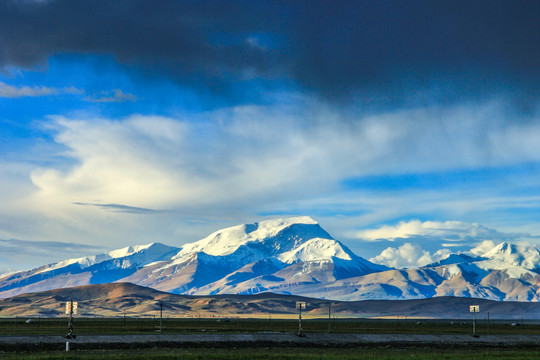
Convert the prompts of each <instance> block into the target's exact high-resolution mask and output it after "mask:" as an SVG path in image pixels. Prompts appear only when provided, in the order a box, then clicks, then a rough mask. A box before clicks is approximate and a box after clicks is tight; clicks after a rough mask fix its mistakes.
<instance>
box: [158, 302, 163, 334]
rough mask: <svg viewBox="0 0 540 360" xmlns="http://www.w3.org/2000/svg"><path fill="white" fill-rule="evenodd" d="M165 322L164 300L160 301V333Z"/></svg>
mask: <svg viewBox="0 0 540 360" xmlns="http://www.w3.org/2000/svg"><path fill="white" fill-rule="evenodd" d="M162 323H163V302H161V301H160V302H159V333H160V334H161V330H162Z"/></svg>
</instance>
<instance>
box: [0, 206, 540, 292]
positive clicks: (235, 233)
mask: <svg viewBox="0 0 540 360" xmlns="http://www.w3.org/2000/svg"><path fill="white" fill-rule="evenodd" d="M539 269H540V251H538V249H536V248H534V247H526V246H517V245H513V244H507V243H502V244H499V245H497V246H496V247H494V248H493V249H491V250H489V251H487V252H486V253H485V254H482V255H481V256H471V255H466V254H451V255H450V256H448V257H447V258H446V259H443V260H441V261H439V262H437V263H433V264H430V265H427V266H424V267H422V268H418V269H391V268H388V267H386V266H383V265H379V264H374V263H372V262H370V261H368V260H366V259H364V258H362V257H360V256H357V255H356V254H354V253H353V252H352V251H351V250H350V249H348V248H347V247H346V246H344V245H343V244H342V243H340V242H339V241H337V240H335V239H333V238H332V236H330V234H328V233H327V232H326V231H325V230H324V229H322V228H321V227H320V225H319V224H318V223H317V222H316V221H314V220H313V219H311V218H309V217H298V218H288V219H276V220H268V221H261V222H259V223H255V224H247V225H238V226H234V227H230V228H227V229H223V230H219V231H217V232H215V233H213V234H211V235H209V236H208V237H206V238H204V239H202V240H199V241H197V242H194V243H189V244H185V245H183V246H182V247H172V246H167V245H164V244H159V243H152V244H148V245H139V246H133V247H131V246H130V247H127V248H123V249H119V250H114V251H111V252H109V253H106V254H100V255H94V256H88V257H83V258H78V259H69V260H64V261H60V262H58V263H54V264H49V265H45V266H41V267H39V268H36V269H32V270H28V271H21V272H18V273H14V274H10V275H8V276H5V277H3V278H0V298H7V297H11V296H15V295H18V294H23V293H29V292H38V291H47V290H51V289H58V288H67V287H73V286H82V285H90V284H106V283H112V282H130V283H134V284H137V285H141V286H145V287H149V288H153V289H156V290H159V291H165V292H170V293H174V294H184V295H218V294H257V293H262V292H272V293H277V294H290V295H299V296H308V297H315V298H321V299H332V300H348V301H353V300H368V299H373V300H376V299H422V298H431V297H435V296H458V297H476V298H484V299H491V300H518V301H538V300H539V299H540V294H539V290H538V289H539V285H540V275H539Z"/></svg>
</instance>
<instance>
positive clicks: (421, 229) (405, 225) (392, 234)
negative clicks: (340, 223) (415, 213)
mask: <svg viewBox="0 0 540 360" xmlns="http://www.w3.org/2000/svg"><path fill="white" fill-rule="evenodd" d="M357 236H358V237H359V238H362V239H365V240H369V241H376V240H382V239H384V240H390V241H394V240H395V239H398V238H399V239H407V238H411V237H434V238H437V239H438V240H440V241H464V240H471V239H475V240H478V239H482V238H507V237H508V234H501V233H499V232H497V231H496V230H494V229H490V228H487V227H485V226H482V225H479V224H474V223H473V224H469V223H464V222H460V221H445V222H438V221H425V222H421V221H419V220H410V221H401V222H399V224H397V225H385V226H382V227H380V228H378V229H372V230H364V231H361V232H359V233H357Z"/></svg>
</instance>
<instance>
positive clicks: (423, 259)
mask: <svg viewBox="0 0 540 360" xmlns="http://www.w3.org/2000/svg"><path fill="white" fill-rule="evenodd" d="M448 254H450V251H449V250H447V249H442V250H438V251H437V252H435V253H434V254H433V255H432V254H430V252H429V251H426V250H423V249H422V248H421V247H420V246H418V245H414V244H411V243H405V244H403V245H401V246H400V247H398V248H394V247H388V248H386V249H385V250H383V251H382V252H381V253H380V254H379V255H377V256H375V257H373V258H371V259H369V261H372V262H374V263H377V264H383V265H386V266H390V267H394V268H398V269H399V268H416V267H421V266H424V265H427V264H430V263H433V262H436V261H439V260H441V259H443V258H444V257H446V256H448Z"/></svg>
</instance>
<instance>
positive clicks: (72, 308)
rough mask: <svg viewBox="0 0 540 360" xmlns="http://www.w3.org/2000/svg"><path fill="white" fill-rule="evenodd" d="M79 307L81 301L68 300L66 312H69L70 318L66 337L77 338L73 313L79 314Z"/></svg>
mask: <svg viewBox="0 0 540 360" xmlns="http://www.w3.org/2000/svg"><path fill="white" fill-rule="evenodd" d="M78 308H79V303H78V302H77V301H73V299H71V300H69V302H66V314H69V320H68V333H67V335H66V336H65V338H66V339H75V338H76V337H77V335H75V334H74V333H73V314H77V312H78Z"/></svg>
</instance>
